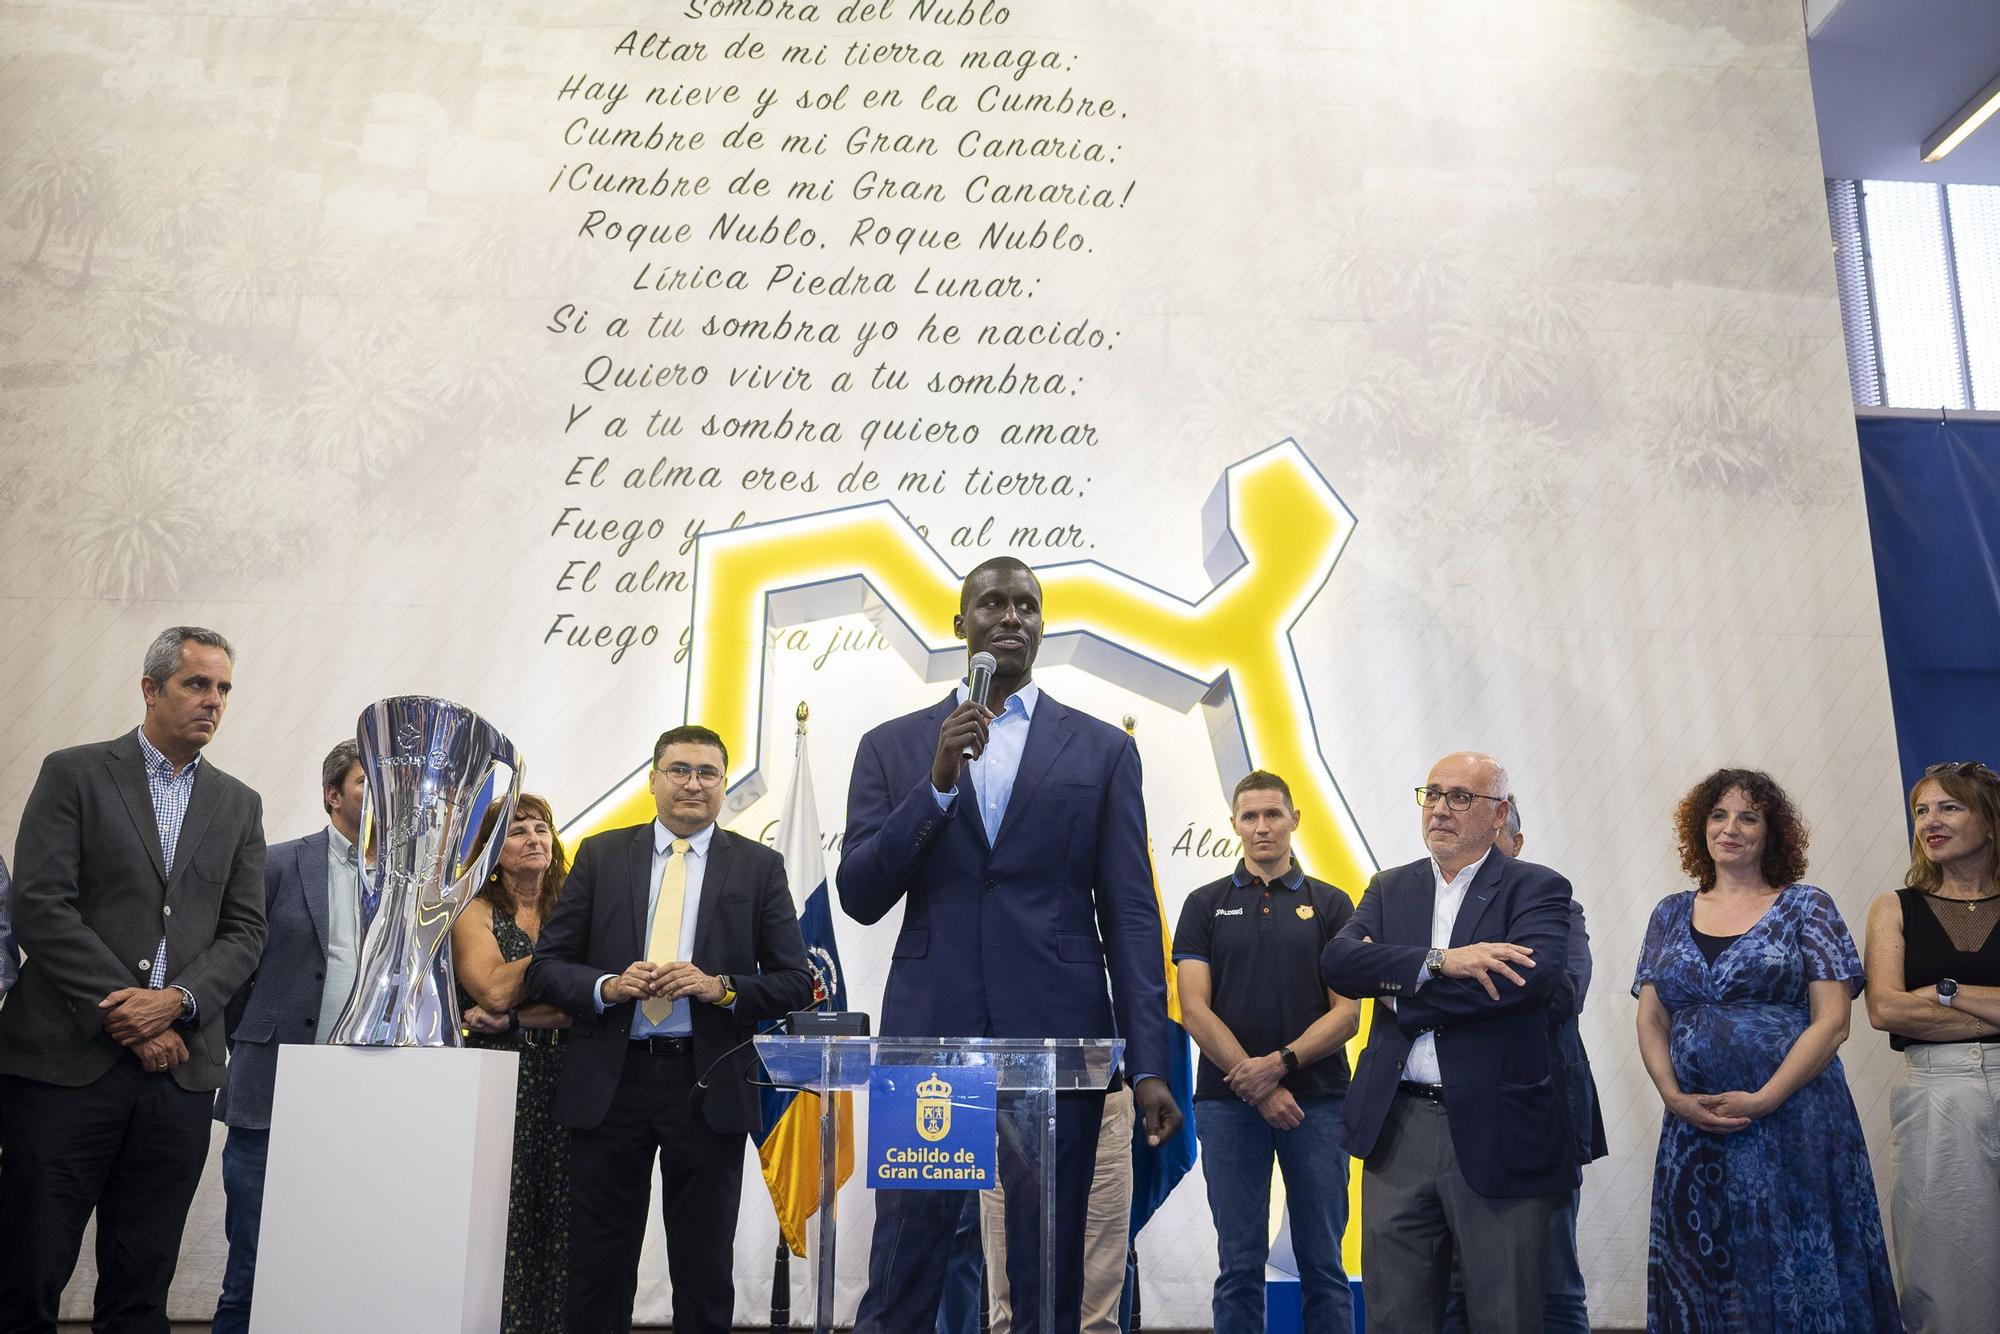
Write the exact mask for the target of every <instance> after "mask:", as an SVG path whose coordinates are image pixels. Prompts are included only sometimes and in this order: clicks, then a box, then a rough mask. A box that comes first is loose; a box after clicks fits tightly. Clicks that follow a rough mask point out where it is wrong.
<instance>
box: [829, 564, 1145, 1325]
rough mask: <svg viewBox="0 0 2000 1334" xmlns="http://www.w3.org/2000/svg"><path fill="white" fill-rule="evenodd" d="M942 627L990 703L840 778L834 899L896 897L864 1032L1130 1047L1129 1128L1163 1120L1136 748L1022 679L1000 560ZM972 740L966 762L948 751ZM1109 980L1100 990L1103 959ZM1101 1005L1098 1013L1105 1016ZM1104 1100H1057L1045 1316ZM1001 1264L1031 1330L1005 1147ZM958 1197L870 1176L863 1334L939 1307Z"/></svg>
mask: <svg viewBox="0 0 2000 1334" xmlns="http://www.w3.org/2000/svg"><path fill="white" fill-rule="evenodd" d="M952 626H953V629H954V630H955V631H956V632H957V633H958V635H959V636H960V637H961V638H963V639H964V640H965V641H966V649H967V651H968V652H969V653H981V652H985V653H990V654H992V655H993V657H994V659H995V661H996V662H997V664H998V666H997V669H996V670H995V672H994V674H993V681H992V690H991V693H990V696H989V698H991V699H994V700H998V701H1001V703H1000V704H999V705H998V706H997V707H995V708H987V707H985V706H983V705H981V704H979V703H978V702H976V701H973V700H971V699H970V698H969V693H968V690H967V688H966V687H965V686H963V685H961V686H960V687H959V689H958V690H957V691H956V692H955V694H953V695H951V696H948V697H946V698H945V699H943V700H941V701H939V702H938V703H936V704H933V705H932V706H931V707H929V708H927V709H922V710H919V711H918V712H916V713H912V714H906V715H905V716H903V717H901V718H897V719H894V720H892V721H890V722H887V723H884V724H882V725H881V726H880V727H877V728H875V729H874V730H873V731H871V732H869V733H868V734H867V735H866V736H864V737H863V738H862V739H861V745H860V748H859V750H858V751H857V752H856V754H855V757H854V776H853V779H852V780H851V781H850V783H849V784H848V795H847V836H846V846H845V851H844V854H843V856H842V857H841V862H840V871H839V876H838V883H839V889H840V903H841V907H842V908H844V909H845V910H846V912H847V914H848V915H849V916H850V917H853V918H854V919H855V920H856V921H858V922H861V923H863V924H869V923H873V922H877V921H879V920H881V919H882V918H883V917H884V916H886V915H887V914H888V912H889V910H890V909H891V908H893V907H895V906H896V905H897V904H898V903H901V904H902V905H903V924H902V930H901V933H900V934H899V935H898V936H897V938H896V945H895V949H894V951H893V956H894V957H893V960H892V962H891V964H890V966H889V981H888V985H887V987H886V989H885V990H884V992H883V997H882V1032H883V1033H884V1034H885V1035H890V1036H899V1035H900V1036H921V1037H935V1036H946V1037H1026V1038H1045V1037H1069V1038H1108V1037H1112V1036H1122V1037H1123V1038H1124V1039H1125V1041H1126V1048H1125V1069H1126V1070H1127V1071H1128V1072H1130V1074H1131V1076H1132V1079H1133V1098H1134V1101H1135V1102H1136V1104H1137V1106H1138V1109H1139V1112H1140V1114H1141V1115H1143V1116H1144V1117H1145V1121H1146V1135H1147V1138H1148V1139H1149V1140H1150V1141H1151V1142H1153V1143H1155V1144H1159V1143H1164V1142H1165V1141H1166V1139H1167V1137H1168V1136H1170V1135H1172V1134H1173V1133H1174V1131H1175V1130H1176V1129H1177V1128H1178V1127H1179V1125H1180V1121H1181V1114H1180V1110H1179V1109H1178V1108H1176V1107H1175V1106H1174V1099H1173V1094H1172V1093H1171V1092H1169V1091H1168V1089H1167V1086H1166V1082H1165V1081H1164V1080H1163V1079H1161V1078H1160V1073H1161V1072H1162V1071H1164V1070H1165V1069H1166V1068H1167V1065H1166V1062H1167V1059H1168V1054H1169V1053H1168V1048H1167V1042H1168V1040H1169V1039H1168V1021H1167V1007H1166V969H1165V966H1164V962H1163V960H1162V959H1161V957H1160V917H1159V907H1158V904H1157V901H1156V900H1155V898H1154V895H1153V879H1152V868H1151V862H1150V859H1149V857H1148V854H1147V850H1146V810H1145V805H1144V803H1143V801H1142V799H1141V795H1140V785H1139V752H1138V749H1137V747H1136V746H1134V745H1133V743H1132V738H1131V737H1129V736H1127V735H1125V733H1124V732H1123V731H1121V730H1119V729H1118V728H1116V727H1112V726H1110V725H1109V724H1107V723H1103V722H1100V721H1098V720H1097V719H1095V718H1092V717H1090V716H1089V715H1087V714H1083V713H1079V712H1077V711H1076V710H1074V709H1070V708H1067V707H1065V706H1064V705H1062V704H1060V703H1058V702H1057V701H1056V700H1054V699H1052V698H1050V697H1049V696H1048V695H1046V694H1043V693H1042V692H1041V690H1040V687H1038V686H1037V685H1036V684H1035V683H1034V681H1033V680H1031V679H1030V678H1031V673H1032V672H1033V670H1034V663H1035V654H1036V652H1037V651H1038V650H1039V649H1040V647H1041V642H1042V588H1041V584H1040V582H1039V581H1038V580H1037V579H1036V578H1035V576H1034V574H1033V572H1031V571H1030V570H1029V569H1028V567H1027V566H1026V565H1024V564H1022V563H1021V562H1020V561H1018V560H1015V559H1013V558H1012V557H1006V556H1002V557H997V558H995V559H993V560H989V561H986V562H985V563H983V564H981V565H980V566H978V567H977V568H975V569H974V570H973V571H972V572H971V573H970V574H969V575H967V576H966V578H965V583H964V585H963V586H962V588H961V589H960V592H959V613H958V615H957V616H956V617H955V618H953V621H952ZM967 750H970V751H971V753H972V755H973V756H974V758H973V759H972V761H971V762H969V763H968V762H966V761H965V760H964V759H963V758H962V755H963V753H964V752H965V751H967ZM1107 966H1108V968H1109V971H1110V976H1111V983H1112V987H1111V991H1112V994H1111V995H1110V996H1109V997H1107V996H1106V994H1105V972H1106V969H1107ZM1114 1016H1115V1023H1114ZM1103 1110H1104V1098H1103V1095H1101V1094H1096V1095H1093V1094H1088V1093H1074V1094H1065V1095H1063V1096H1062V1097H1059V1098H1057V1099H1056V1141H1057V1142H1056V1164H1055V1173H1056V1207H1055V1218H1054V1220H1053V1228H1054V1232H1055V1236H1054V1239H1053V1243H1052V1246H1051V1249H1052V1250H1053V1252H1054V1267H1053V1269H1052V1271H1051V1275H1050V1281H1051V1284H1052V1288H1053V1298H1054V1310H1055V1321H1056V1330H1057V1331H1060V1332H1062V1334H1068V1332H1070V1331H1074V1330H1075V1329H1076V1328H1077V1326H1078V1322H1079V1320H1080V1311H1081V1307H1082V1303H1083V1267H1082V1261H1081V1257H1082V1254H1083V1249H1084V1225H1085V1218H1086V1216H1087V1212H1088V1197H1089V1194H1090V1185H1091V1176H1092V1169H1093V1166H1094V1164H1095V1162H1096V1151H1097V1136H1098V1129H1099V1124H1100V1121H1101V1118H1102V1115H1103ZM1000 1171H1001V1175H1002V1177H1003V1179H1004V1180H1005V1182H1006V1187H1007V1195H1008V1199H1009V1200H1010V1201H1011V1202H1013V1203H1014V1204H1015V1205H1016V1206H1017V1207H1015V1208H1010V1209H1009V1210H1008V1211H1007V1212H1008V1217H1007V1242H1008V1246H1007V1270H1008V1273H1007V1278H1008V1287H1009V1291H1010V1294H1011V1297H1012V1304H1013V1321H1014V1329H1015V1331H1016V1334H1049V1331H1046V1330H1044V1329H1043V1328H1042V1323H1041V1275H1040V1272H1039V1268H1038V1266H1037V1264H1036V1259H1035V1257H1036V1256H1037V1255H1038V1254H1039V1253H1040V1250H1041V1247H1040V1244H1039V1242H1040V1232H1039V1222H1040V1220H1039V1216H1038V1214H1036V1213H1035V1212H1033V1211H1032V1209H1031V1207H1030V1206H1029V1205H1028V1204H1027V1202H1029V1201H1035V1200H1038V1199H1039V1192H1038V1191H1037V1190H1036V1189H1035V1188H1034V1186H1033V1185H1032V1184H1031V1182H1030V1181H1029V1180H1028V1179H1027V1171H1026V1164H1025V1161H1024V1160H1023V1159H1022V1158H1021V1157H1020V1156H1019V1155H1018V1154H1017V1153H1014V1152H1012V1151H1011V1149H1010V1146H1009V1144H1008V1142H1007V1140H1006V1138H1005V1137H1003V1140H1002V1148H1001V1155H1000ZM962 1199H963V1197H962V1195H961V1194H960V1193H959V1192H957V1191H945V1190H937V1191H932V1190H894V1191H880V1192H878V1193H877V1195H876V1200H875V1236H874V1242H873V1246H872V1248H871V1250H870V1252H869V1257H868V1290H867V1292H866V1293H865V1294H864V1295H863V1296H862V1299H861V1309H860V1311H859V1313H858V1314H857V1316H856V1317H855V1329H856V1330H857V1331H858V1332H859V1334H911V1332H912V1331H918V1330H926V1329H930V1328H932V1326H933V1322H934V1321H935V1320H936V1318H937V1310H938V1297H939V1294H940V1291H941V1288H942V1284H943V1281H944V1271H945V1267H946V1264H945V1262H946V1256H947V1253H948V1251H949V1248H950V1244H951V1238H952V1233H953V1229H954V1226H955V1224H956V1222H957V1220H958V1218H959V1213H960V1209H961V1205H962Z"/></svg>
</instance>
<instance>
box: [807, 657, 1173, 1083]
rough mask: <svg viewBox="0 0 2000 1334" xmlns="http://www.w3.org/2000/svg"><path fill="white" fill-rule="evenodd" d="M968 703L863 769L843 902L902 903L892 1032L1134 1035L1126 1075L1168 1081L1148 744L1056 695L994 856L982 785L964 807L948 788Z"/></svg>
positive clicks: (852, 803) (912, 723)
mask: <svg viewBox="0 0 2000 1334" xmlns="http://www.w3.org/2000/svg"><path fill="white" fill-rule="evenodd" d="M956 704H957V701H956V699H955V697H953V696H947V697H946V698H945V699H943V700H941V701H940V702H939V703H937V704H934V705H932V706H931V707H930V708H928V709H924V710H922V711H920V712H917V713H911V714H906V715H904V716H903V717H901V718H896V719H893V720H891V721H889V722H886V723H884V724H882V725H881V726H880V727H877V728H875V729H874V730H873V731H871V732H869V733H868V734H867V735H866V736H864V737H862V738H861V746H860V749H859V750H858V751H857V752H856V753H855V756H854V777H853V779H852V781H851V782H850V783H849V784H848V790H847V834H846V840H845V843H844V845H843V848H842V853H841V859H840V872H839V877H838V886H839V891H840V904H841V907H842V908H844V909H845V910H846V911H847V914H848V916H850V917H852V918H854V919H855V920H856V921H858V922H862V923H873V922H877V921H880V920H881V919H882V918H883V917H884V916H886V915H887V914H888V912H889V910H890V909H891V908H893V907H895V906H896V904H898V903H901V904H902V905H903V925H902V931H901V933H900V934H899V935H898V936H897V937H896V945H895V949H894V951H893V958H892V960H891V962H890V965H889V982H888V987H887V989H886V990H885V991H884V993H883V997H882V1021H881V1031H882V1033H883V1034H884V1035H885V1036H902V1037H1003V1038H1005V1037H1031V1038H1064V1037H1070V1038H1108V1037H1114V1036H1123V1037H1124V1038H1125V1042H1126V1047H1125V1068H1126V1070H1128V1071H1130V1072H1131V1073H1132V1074H1134V1075H1140V1074H1164V1073H1165V1072H1166V1070H1167V1060H1168V1022H1167V996H1166V968H1165V964H1164V956H1163V954H1162V952H1161V947H1160V941H1161V935H1160V917H1159V908H1158V905H1157V903H1156V901H1155V898H1154V894H1153V873H1152V861H1151V858H1150V856H1149V854H1148V851H1147V847H1146V809H1145V803H1144V801H1143V799H1142V797H1141V793H1140V784H1139V751H1138V748H1137V747H1136V746H1134V745H1133V744H1132V738H1131V737H1129V736H1127V735H1125V733H1123V732H1121V731H1119V730H1118V729H1117V728H1115V727H1112V726H1110V725H1109V724H1107V723H1103V722H1100V721H1098V720H1097V719H1095V718H1092V717H1091V716H1090V715H1088V714H1086V713H1081V712H1079V711H1077V710H1075V709H1071V708H1068V707H1066V706H1064V705H1063V704H1061V703H1059V702H1057V701H1056V700H1054V699H1051V698H1050V697H1049V695H1048V693H1047V692H1046V691H1044V692H1042V695H1041V698H1040V700H1039V701H1038V702H1037V703H1036V705H1035V713H1034V718H1033V720H1032V722H1031V723H1030V724H1029V727H1028V739H1027V744H1026V746H1025V748H1024V749H1023V751H1022V754H1021V767H1020V769H1019V771H1018V773H1017V776H1016V777H1015V780H1014V790H1013V795H1012V796H1011V797H1010V798H1009V799H1008V802H1007V810H1006V814H1005V816H1004V817H1003V818H1002V820H1001V823H1000V828H999V831H998V833H997V835H996V836H995V837H994V839H993V841H992V843H990V844H989V843H988V842H987V839H986V829H985V826H984V825H983V824H982V823H981V821H980V818H979V800H978V795H977V793H976V792H975V791H974V790H973V785H972V779H971V775H970V773H966V774H963V775H961V776H960V778H959V794H958V798H957V800H956V801H955V802H954V803H953V804H952V808H951V810H950V811H949V812H946V811H941V810H939V809H938V804H937V797H936V793H935V790H934V789H933V788H932V787H931V778H930V773H931V761H932V758H933V757H934V756H935V755H936V753H937V742H938V728H939V727H940V725H941V724H942V723H943V721H944V718H945V716H946V715H947V714H949V713H950V712H951V711H952V709H953V708H955V707H956ZM1107 965H1108V966H1109V970H1110V977H1111V994H1110V995H1109V996H1107V995H1106V994H1105V972H1106V967H1107ZM1114 1021H1115V1022H1114Z"/></svg>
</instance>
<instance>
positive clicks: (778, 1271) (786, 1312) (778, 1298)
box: [771, 700, 811, 1334]
mask: <svg viewBox="0 0 2000 1334" xmlns="http://www.w3.org/2000/svg"><path fill="white" fill-rule="evenodd" d="M810 712H811V711H810V710H809V709H807V708H806V702H805V701H804V700H800V701H799V707H798V708H797V709H796V710H794V711H793V714H792V716H793V718H794V719H795V720H796V723H795V725H796V728H797V731H796V732H795V733H794V735H795V736H799V737H803V736H804V735H805V734H806V718H807V716H808V715H809V714H810ZM792 754H793V755H794V756H797V754H798V743H797V742H796V741H794V742H793V743H792ZM791 1327H792V1248H791V1247H789V1246H787V1245H785V1238H784V1234H783V1229H780V1231H779V1236H778V1250H777V1254H776V1255H775V1256H774V1257H773V1258H772V1261H771V1330H772V1334H779V1331H782V1330H789V1329H790V1328H791Z"/></svg>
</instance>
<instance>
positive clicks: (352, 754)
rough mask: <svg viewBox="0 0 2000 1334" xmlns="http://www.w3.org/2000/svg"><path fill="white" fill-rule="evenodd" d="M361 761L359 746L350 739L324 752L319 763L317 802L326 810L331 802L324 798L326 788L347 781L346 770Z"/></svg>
mask: <svg viewBox="0 0 2000 1334" xmlns="http://www.w3.org/2000/svg"><path fill="white" fill-rule="evenodd" d="M359 763H361V747H360V746H358V745H356V744H355V743H354V742H352V741H343V742H341V743H340V744H339V745H337V746H335V747H334V748H333V749H332V750H330V751H328V752H327V753H326V758H325V759H324V760H321V761H320V765H319V804H320V805H322V806H324V807H326V808H327V810H329V811H331V810H332V809H333V804H332V803H331V802H329V801H328V800H327V799H326V790H327V789H328V788H330V787H339V786H340V785H341V784H343V783H345V782H346V781H347V771H348V770H349V769H352V768H353V767H354V766H355V765H357V764H359Z"/></svg>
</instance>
